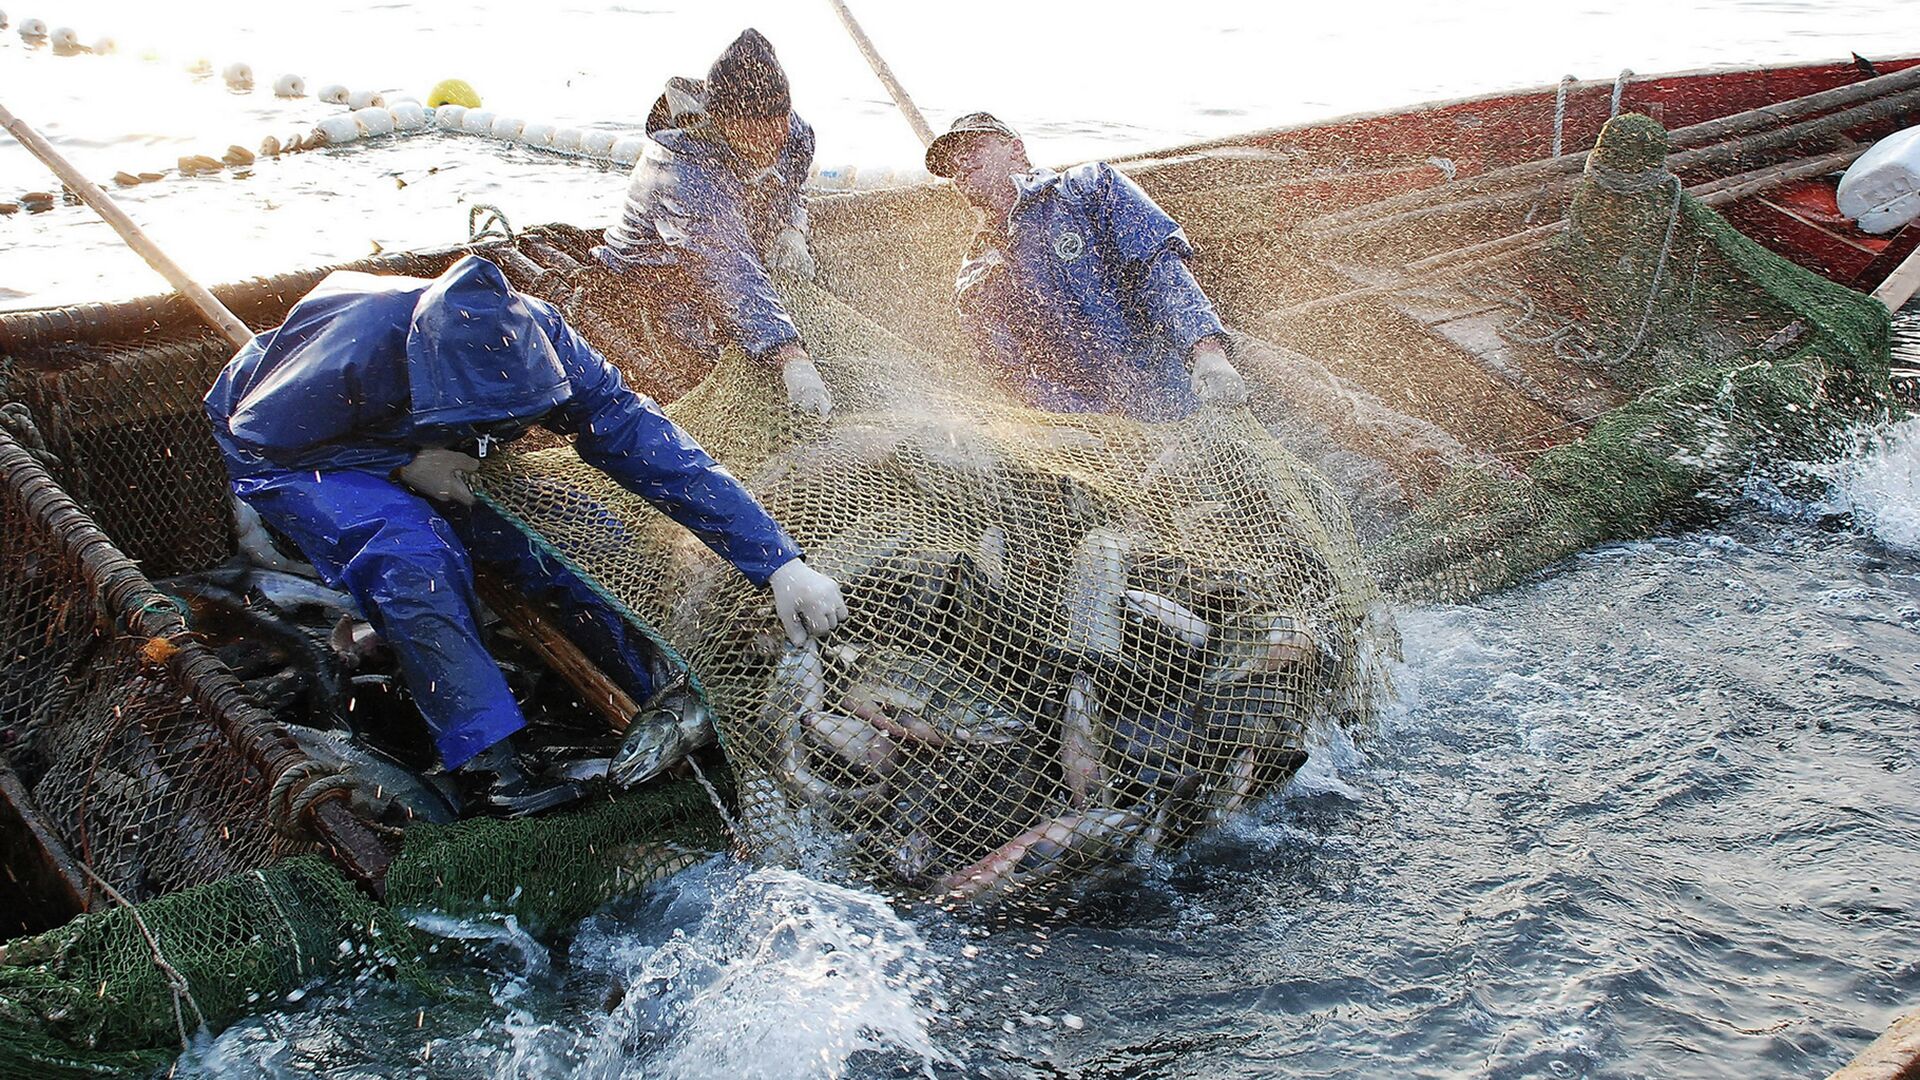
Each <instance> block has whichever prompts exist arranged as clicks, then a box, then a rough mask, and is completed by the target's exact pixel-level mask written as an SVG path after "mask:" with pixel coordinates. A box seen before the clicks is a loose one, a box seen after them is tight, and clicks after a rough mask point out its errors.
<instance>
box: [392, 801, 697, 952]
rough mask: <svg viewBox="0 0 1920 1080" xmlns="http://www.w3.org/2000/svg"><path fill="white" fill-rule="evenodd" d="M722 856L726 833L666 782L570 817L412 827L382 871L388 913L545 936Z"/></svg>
mask: <svg viewBox="0 0 1920 1080" xmlns="http://www.w3.org/2000/svg"><path fill="white" fill-rule="evenodd" d="M725 846H726V827H725V825H724V824H723V823H722V821H721V818H720V815H719V813H718V812H717V811H716V810H715V809H714V807H713V805H712V804H711V803H710V802H709V801H708V795H707V793H706V792H705V791H704V790H703V789H702V788H701V787H700V785H699V784H697V783H695V782H693V781H691V780H682V781H674V782H665V783H660V784H656V785H653V786H650V787H648V788H647V789H645V790H644V791H640V792H636V793H633V794H630V795H626V796H623V797H621V798H618V799H613V800H603V801H600V802H599V803H597V804H595V805H593V806H590V807H588V808H586V809H584V810H577V811H573V812H570V813H564V814H548V815H545V816H542V817H538V818H523V819H519V820H513V821H493V820H485V819H482V820H474V821H463V822H460V823H459V824H456V825H446V826H436V825H424V824H423V825H415V826H413V827H412V828H410V829H408V830H407V836H406V843H405V846H404V847H403V848H402V849H401V852H400V856H399V858H397V859H396V860H394V864H393V866H392V868H391V869H389V870H388V871H387V903H388V904H389V905H390V906H392V907H395V908H399V909H401V910H407V911H412V910H417V909H431V910H434V911H441V912H446V913H448V914H452V915H491V914H503V915H512V916H514V917H515V918H516V919H518V920H519V921H520V923H521V925H523V926H525V927H526V928H527V929H528V930H529V931H531V932H533V933H548V932H552V931H557V930H561V929H564V928H566V927H569V926H571V925H573V924H574V923H576V922H579V921H580V920H581V919H583V918H586V917H587V916H588V915H591V914H592V913H593V912H595V911H596V910H598V909H599V908H600V907H601V906H602V905H603V904H605V903H606V902H607V901H608V900H611V899H613V898H614V897H617V896H625V895H628V894H631V893H636V892H639V891H641V890H642V889H644V888H645V887H646V886H648V885H651V884H653V883H654V882H656V881H660V880H662V879H664V878H666V877H669V876H671V875H672V874H674V873H677V872H679V871H680V870H684V869H686V868H687V867H688V866H691V865H693V864H694V863H695V862H697V861H699V860H701V859H704V858H706V857H708V856H709V855H711V854H712V853H713V852H715V851H719V850H721V849H723V848H724V847H725Z"/></svg>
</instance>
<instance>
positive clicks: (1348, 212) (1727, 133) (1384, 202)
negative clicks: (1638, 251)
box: [1302, 65, 1920, 232]
mask: <svg viewBox="0 0 1920 1080" xmlns="http://www.w3.org/2000/svg"><path fill="white" fill-rule="evenodd" d="M1916 87H1920V65H1915V66H1913V67H1909V68H1905V69H1903V70H1901V71H1896V72H1894V73H1893V74H1891V75H1881V76H1879V77H1877V78H1872V79H1866V80H1864V81H1861V82H1857V83H1849V84H1847V85H1846V86H1839V87H1835V88H1834V89H1832V90H1822V91H1820V92H1819V93H1815V94H1808V95H1806V96H1804V97H1798V98H1792V99H1789V100H1787V101H1782V102H1778V103H1776V104H1773V105H1763V106H1761V107H1760V108H1757V109H1749V110H1747V111H1746V112H1741V113H1734V114H1732V115H1730V116H1722V117H1717V118H1715V119H1713V120H1705V121H1702V122H1700V123H1698V124H1693V125H1690V126H1688V127H1683V128H1675V129H1674V130H1673V131H1671V132H1669V133H1668V135H1667V138H1668V141H1669V142H1670V143H1671V144H1672V145H1673V146H1674V147H1675V148H1676V149H1684V148H1693V147H1702V146H1708V145H1711V144H1713V143H1717V142H1724V141H1727V140H1729V139H1736V138H1739V137H1741V136H1744V135H1749V134H1752V133H1754V132H1760V131H1767V130H1770V129H1779V128H1783V127H1788V126H1790V125H1792V124H1794V123H1795V122H1797V121H1801V120H1805V119H1807V118H1809V117H1815V116H1820V115H1821V114H1823V113H1826V112H1828V111H1830V110H1833V109H1844V108H1847V107H1850V106H1854V105H1858V104H1861V103H1863V102H1869V101H1873V100H1875V99H1878V98H1882V97H1886V96H1889V95H1892V94H1897V93H1901V92H1903V91H1906V90H1911V89H1914V88H1916ZM1586 164H1587V152H1584V151H1583V152H1581V153H1579V154H1568V155H1566V156H1563V157H1558V158H1540V159H1536V160H1533V161H1523V162H1520V163H1519V164H1516V165H1509V166H1506V167H1505V168H1500V169H1494V170H1493V171H1491V172H1485V173H1481V174H1480V175H1478V176H1468V177H1462V178H1460V179H1459V180H1455V181H1452V182H1450V183H1446V184H1440V185H1438V186H1435V187H1430V188H1424V189H1422V190H1419V191H1409V192H1406V193H1404V194H1401V195H1395V196H1392V197H1391V198H1386V199H1380V200H1377V201H1375V202H1371V203H1366V204H1363V205H1361V206H1354V207H1349V208H1348V209H1345V210H1337V211H1334V212H1333V213H1330V214H1325V215H1322V216H1321V217H1319V218H1316V219H1314V220H1313V221H1311V222H1308V223H1307V224H1305V225H1304V226H1302V228H1304V229H1309V230H1313V231H1316V232H1318V231H1323V230H1334V229H1337V228H1339V227H1341V226H1344V225H1350V224H1355V223H1357V222H1360V221H1364V220H1367V219H1369V218H1374V217H1378V216H1381V215H1383V214H1390V213H1393V212H1395V211H1398V210H1405V209H1411V208H1413V207H1417V206H1426V205H1431V204H1433V203H1439V202H1449V201H1453V200H1455V199H1460V198H1466V197H1471V196H1473V195H1479V194H1484V193H1486V192H1488V191H1491V190H1493V189H1494V188H1496V187H1499V186H1501V185H1503V184H1506V183H1517V182H1520V181H1524V180H1528V179H1531V178H1534V177H1538V176H1542V175H1551V174H1555V173H1576V172H1579V171H1580V170H1581V169H1584V168H1585V167H1586Z"/></svg>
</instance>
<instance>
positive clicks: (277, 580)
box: [230, 569, 363, 619]
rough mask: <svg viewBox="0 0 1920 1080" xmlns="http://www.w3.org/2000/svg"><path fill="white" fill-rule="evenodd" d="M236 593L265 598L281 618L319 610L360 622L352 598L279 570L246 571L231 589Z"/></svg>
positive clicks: (315, 582) (358, 611) (307, 579)
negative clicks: (306, 610) (282, 615)
mask: <svg viewBox="0 0 1920 1080" xmlns="http://www.w3.org/2000/svg"><path fill="white" fill-rule="evenodd" d="M230 587H231V588H233V589H235V590H242V591H244V590H251V591H254V592H257V593H259V594H260V595H261V596H264V597H266V599H267V603H269V604H272V605H273V606H274V607H276V608H279V609H280V611H281V612H283V613H284V614H288V615H292V614H294V613H296V612H298V611H300V610H302V609H303V608H318V609H319V610H321V611H324V612H326V613H327V614H328V615H329V616H335V617H337V616H340V615H350V616H352V617H353V618H355V619H360V618H363V616H362V614H361V611H360V608H359V606H358V605H356V604H355V603H354V602H353V597H351V596H348V595H347V594H346V593H343V592H341V591H340V590H338V589H329V588H327V587H326V586H325V585H322V584H320V583H319V582H318V581H314V580H313V579H311V578H304V577H301V576H300V575H298V574H290V573H286V572H283V571H280V570H265V569H252V570H248V571H247V572H246V573H245V574H242V575H240V577H239V578H238V579H237V580H236V581H235V582H234V583H233V584H232V585H231V586H230Z"/></svg>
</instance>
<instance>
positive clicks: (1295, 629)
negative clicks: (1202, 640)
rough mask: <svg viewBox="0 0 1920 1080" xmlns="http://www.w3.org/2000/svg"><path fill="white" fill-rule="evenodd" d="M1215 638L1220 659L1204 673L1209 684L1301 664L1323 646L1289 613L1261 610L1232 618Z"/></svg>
mask: <svg viewBox="0 0 1920 1080" xmlns="http://www.w3.org/2000/svg"><path fill="white" fill-rule="evenodd" d="M1236 623H1237V624H1238V625H1236V626H1235V627H1234V628H1233V630H1232V632H1230V633H1225V634H1222V635H1220V636H1219V638H1217V639H1216V642H1217V643H1218V644H1219V645H1220V653H1221V658H1220V662H1219V664H1217V665H1216V666H1215V667H1214V668H1213V670H1211V671H1209V672H1208V673H1207V674H1206V677H1205V679H1206V681H1207V682H1209V683H1236V682H1242V681H1245V680H1247V679H1251V678H1254V677H1255V676H1261V675H1272V674H1275V673H1277V672H1281V671H1285V670H1287V669H1288V668H1292V667H1298V666H1300V665H1304V664H1305V663H1306V662H1307V661H1308V659H1310V658H1311V657H1313V656H1314V655H1316V654H1320V653H1324V652H1326V651H1327V650H1326V649H1324V648H1323V647H1322V646H1321V645H1320V644H1319V643H1318V642H1316V641H1315V639H1314V636H1313V634H1312V633H1311V632H1310V631H1309V630H1307V629H1306V628H1305V627H1303V626H1302V625H1301V621H1300V620H1299V619H1297V618H1295V617H1294V616H1292V615H1287V614H1279V613H1272V612H1269V613H1265V614H1258V615H1253V616H1249V617H1247V618H1244V619H1240V620H1236Z"/></svg>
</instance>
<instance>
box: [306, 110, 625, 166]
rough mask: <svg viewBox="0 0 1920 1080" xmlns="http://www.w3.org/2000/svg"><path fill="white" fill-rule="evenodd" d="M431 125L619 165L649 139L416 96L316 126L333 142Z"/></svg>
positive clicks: (335, 144) (353, 111)
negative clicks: (433, 103) (430, 104)
mask: <svg viewBox="0 0 1920 1080" xmlns="http://www.w3.org/2000/svg"><path fill="white" fill-rule="evenodd" d="M429 127H432V128H437V129H439V130H441V131H449V132H461V133H464V134H467V135H478V136H481V137H482V138H489V139H498V140H499V141H501V142H506V143H514V144H516V145H520V146H529V147H533V148H534V149H537V150H551V151H553V152H555V153H560V154H572V155H575V156H579V157H590V158H599V159H602V160H605V161H612V162H615V163H617V164H620V165H631V164H633V163H634V162H636V161H639V160H640V155H641V154H642V153H643V152H644V151H645V150H646V145H647V140H646V137H645V136H642V135H617V134H615V133H613V132H611V131H582V130H580V129H579V128H563V127H558V126H556V125H554V124H546V123H539V122H529V121H526V120H522V119H520V118H519V117H517V116H507V115H504V114H502V113H498V112H495V111H494V110H492V109H469V108H467V107H466V106H464V105H442V106H440V107H438V108H434V109H429V108H426V107H425V106H422V105H421V104H420V103H419V102H417V101H400V102H396V103H395V104H393V105H391V106H386V105H369V106H366V107H364V108H358V109H353V110H352V111H350V112H345V113H342V114H340V115H338V116H329V117H327V118H326V119H324V120H322V121H320V123H319V125H318V127H316V128H315V130H316V131H318V132H319V133H320V134H321V135H322V136H323V137H324V138H325V139H326V141H327V144H328V145H329V146H341V145H345V144H347V143H350V142H356V141H358V140H360V139H371V138H378V137H380V136H382V135H392V134H394V133H396V132H411V131H422V130H425V129H427V128H429Z"/></svg>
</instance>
